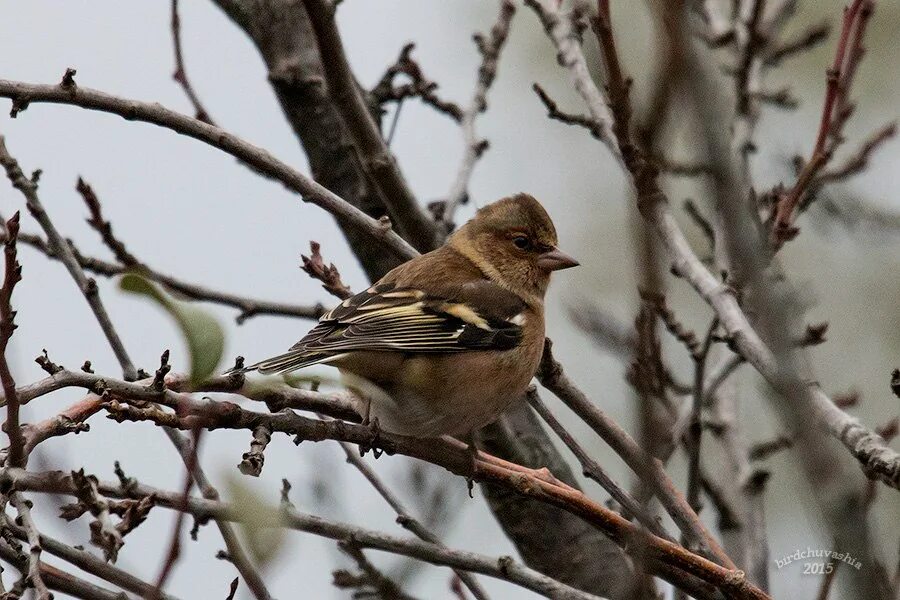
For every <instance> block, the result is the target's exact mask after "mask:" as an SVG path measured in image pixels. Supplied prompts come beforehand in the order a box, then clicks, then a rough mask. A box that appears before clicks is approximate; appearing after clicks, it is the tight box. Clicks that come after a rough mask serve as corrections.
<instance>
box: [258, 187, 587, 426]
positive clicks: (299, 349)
mask: <svg viewBox="0 0 900 600" xmlns="http://www.w3.org/2000/svg"><path fill="white" fill-rule="evenodd" d="M556 244H557V239H556V229H555V228H554V227H553V222H552V221H551V220H550V217H549V216H548V215H547V212H546V211H545V210H544V208H543V207H542V206H541V205H540V203H538V201H537V200H535V199H534V198H533V197H531V196H529V195H527V194H517V195H515V196H511V197H508V198H504V199H502V200H498V201H497V202H494V203H493V204H490V205H488V206H485V207H484V208H482V209H480V210H479V211H478V213H477V214H476V215H475V217H474V218H473V219H472V220H471V221H469V222H468V223H466V224H465V225H463V226H462V227H461V228H460V229H459V230H457V231H456V232H455V233H454V234H453V235H451V236H450V237H449V238H448V240H447V243H446V244H445V245H444V246H442V247H441V248H438V249H437V250H434V251H432V252H429V253H427V254H423V255H422V256H419V257H417V258H414V259H412V260H410V261H409V262H407V263H405V264H402V265H400V266H399V267H397V268H395V269H393V270H392V271H390V272H389V273H388V274H387V275H385V276H384V277H383V278H382V279H381V280H380V281H378V282H377V283H376V284H375V285H373V286H372V287H370V288H369V289H367V290H366V291H364V292H362V293H359V294H356V295H355V296H352V297H350V298H348V299H346V300H344V301H343V302H342V303H341V304H339V305H338V306H336V307H335V308H334V309H332V310H331V311H329V312H328V313H326V314H325V315H323V316H322V318H321V319H320V321H319V324H318V325H316V327H314V328H313V329H312V330H311V331H310V332H309V333H308V334H306V336H305V337H304V338H303V339H301V340H300V341H299V342H297V343H296V344H294V346H293V347H292V348H291V349H290V351H288V352H286V353H284V354H281V355H279V356H275V357H273V358H270V359H267V360H264V361H261V362H258V363H256V364H254V365H251V366H249V367H246V368H245V369H244V370H245V371H252V370H258V371H259V372H260V373H263V374H269V373H284V372H287V371H293V370H296V369H299V368H301V367H306V366H309V365H314V364H320V363H325V364H329V365H332V366H335V367H337V368H338V369H340V371H341V373H342V375H343V378H344V380H345V382H346V383H347V384H348V386H349V387H351V388H353V389H355V390H356V391H358V392H359V395H360V397H361V400H360V403H361V405H360V406H359V407H358V408H359V410H360V413H361V414H363V415H365V416H366V417H368V418H372V419H374V418H377V419H378V427H379V428H380V429H381V430H383V431H388V432H391V433H397V434H401V435H409V436H415V437H421V438H430V437H438V436H440V435H443V434H447V435H453V436H467V435H469V434H471V433H472V432H473V431H475V430H477V429H478V428H480V427H482V426H484V425H487V424H488V423H490V422H492V421H494V420H496V419H497V418H498V417H499V416H500V414H501V413H503V411H505V410H506V409H507V408H508V407H509V406H510V404H511V403H513V402H514V401H516V400H518V399H519V398H521V397H522V394H523V393H524V392H525V390H526V388H527V387H528V384H529V382H530V381H531V378H532V377H533V376H534V373H535V370H536V369H537V366H538V362H539V361H540V358H541V352H542V350H543V346H544V294H545V292H546V291H547V286H548V284H549V282H550V274H551V272H552V271H557V270H559V269H567V268H569V267H574V266H577V265H578V262H577V261H576V260H575V259H573V258H571V257H570V256H568V255H566V254H564V253H563V252H561V251H560V250H559V249H558V248H557V247H556Z"/></svg>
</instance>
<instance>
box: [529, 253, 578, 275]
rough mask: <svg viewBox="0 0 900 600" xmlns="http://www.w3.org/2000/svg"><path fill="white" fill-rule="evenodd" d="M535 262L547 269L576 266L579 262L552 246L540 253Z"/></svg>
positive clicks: (557, 269) (554, 269) (556, 269)
mask: <svg viewBox="0 0 900 600" xmlns="http://www.w3.org/2000/svg"><path fill="white" fill-rule="evenodd" d="M537 264H538V266H539V267H540V268H542V269H546V270H548V271H559V270H560V269H568V268H569V267H577V266H578V265H579V262H578V261H577V260H575V259H574V258H572V257H571V256H569V255H568V254H566V253H565V252H563V251H562V250H560V249H559V248H554V249H553V250H548V251H547V252H544V253H543V254H541V255H540V256H539V257H538V259H537Z"/></svg>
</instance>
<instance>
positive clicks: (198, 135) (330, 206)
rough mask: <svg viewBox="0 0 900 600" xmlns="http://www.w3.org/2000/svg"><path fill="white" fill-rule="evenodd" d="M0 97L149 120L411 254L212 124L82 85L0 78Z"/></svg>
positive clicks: (373, 223) (377, 226)
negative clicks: (230, 158) (224, 155)
mask: <svg viewBox="0 0 900 600" xmlns="http://www.w3.org/2000/svg"><path fill="white" fill-rule="evenodd" d="M0 97H5V98H11V99H13V101H14V102H18V103H19V105H21V104H22V102H23V101H24V100H23V99H27V103H28V104H34V103H54V104H69V105H72V106H79V107H81V108H86V109H88V110H97V111H101V112H108V113H112V114H117V115H119V116H121V117H124V118H126V119H128V120H132V121H143V122H145V123H152V124H154V125H158V126H160V127H164V128H166V129H171V130H172V131H175V132H176V133H180V134H182V135H186V136H188V137H192V138H194V139H196V140H200V141H201V142H204V143H206V144H209V145H210V146H213V147H214V148H218V149H220V150H222V151H224V152H226V153H228V154H231V155H232V156H234V157H235V158H237V159H239V160H241V161H242V162H245V163H247V164H248V165H250V166H251V167H253V168H254V169H256V171H257V172H259V173H260V174H261V175H264V176H266V177H270V178H273V179H275V180H277V181H280V182H281V183H282V184H284V185H285V187H287V188H288V189H290V190H292V191H294V192H296V193H298V194H300V195H301V196H302V199H303V200H304V201H306V202H311V203H312V204H315V205H316V206H318V207H320V208H322V209H324V210H326V211H328V212H329V213H331V214H332V215H334V216H335V217H336V218H337V219H338V220H339V221H341V222H342V223H343V224H345V225H346V226H349V227H353V228H355V229H357V230H359V231H363V232H365V233H366V234H367V235H370V236H372V237H373V238H374V239H376V240H378V241H379V242H381V243H382V244H384V245H385V246H386V247H387V248H388V249H390V250H392V251H393V253H394V254H395V255H396V256H397V257H400V258H412V257H413V256H415V255H416V252H415V251H414V250H413V248H412V247H411V246H410V245H409V244H407V243H406V242H405V241H403V240H402V239H401V238H400V236H398V235H397V234H396V233H394V232H393V231H391V229H390V227H385V225H383V224H382V223H380V222H379V221H377V220H375V219H373V218H371V217H369V216H367V215H366V214H365V213H363V212H362V211H360V210H359V209H358V208H356V207H354V206H352V205H351V204H349V203H348V202H346V201H345V200H343V199H341V198H339V197H338V196H336V195H335V194H334V193H332V192H331V191H329V190H328V189H326V188H324V187H322V186H321V185H319V184H318V183H316V182H315V181H313V180H312V179H310V178H308V177H307V176H305V175H303V174H302V173H300V172H298V171H296V170H294V169H293V168H292V167H290V166H289V165H288V164H286V163H284V162H282V161H280V160H278V159H277V158H275V157H274V156H272V155H271V154H269V153H268V152H266V151H265V150H263V149H262V148H259V147H257V146H254V145H253V144H250V143H248V142H246V141H244V140H242V139H241V138H239V137H237V136H236V135H233V134H231V133H228V132H226V131H224V130H222V129H219V128H218V127H214V126H213V125H209V124H207V123H204V122H202V121H198V120H197V119H194V118H192V117H188V116H186V115H183V114H180V113H177V112H175V111H172V110H169V109H166V108H164V107H162V106H160V105H159V104H155V103H144V102H138V101H136V100H128V99H124V98H119V97H116V96H112V95H110V94H106V93H104V92H100V91H97V90H92V89H90V88H85V87H82V86H78V88H77V89H76V90H74V91H69V90H65V89H63V88H61V87H60V86H58V85H36V84H27V83H22V82H17V81H8V80H2V79H0ZM20 110H21V106H20Z"/></svg>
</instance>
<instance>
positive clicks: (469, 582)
mask: <svg viewBox="0 0 900 600" xmlns="http://www.w3.org/2000/svg"><path fill="white" fill-rule="evenodd" d="M338 443H339V444H340V446H341V449H342V450H343V451H344V454H346V455H347V462H348V463H350V464H351V465H353V466H354V467H356V470H358V471H359V472H360V473H361V474H362V476H363V477H365V478H366V480H367V481H368V482H369V483H370V484H372V487H373V488H375V491H377V492H378V494H379V495H380V496H381V497H382V498H384V501H385V502H387V503H388V504H389V505H390V507H391V508H392V509H394V512H396V513H397V523H399V524H400V525H401V526H402V527H403V528H404V529H407V530H408V531H409V532H411V533H412V534H413V535H415V536H416V537H418V538H419V539H421V540H425V541H426V542H431V543H432V544H437V545H439V546H443V544H442V543H441V541H440V538H438V537H437V535H435V534H434V533H433V532H432V531H431V530H429V529H428V528H427V527H425V526H424V525H423V524H422V522H421V521H419V520H418V519H416V518H415V517H413V516H412V515H411V514H410V513H409V511H408V510H407V509H406V507H405V506H404V505H403V502H401V501H400V498H398V497H397V496H396V494H394V492H392V491H391V489H390V488H389V487H388V486H387V485H386V484H385V483H384V482H383V481H382V480H381V479H380V478H379V477H378V474H377V473H375V471H374V470H373V469H372V467H370V466H369V465H368V463H366V461H364V460H363V459H362V457H360V455H359V452H358V451H357V450H356V449H354V448H353V447H352V446H351V445H350V444H348V443H347V442H338ZM454 573H456V575H457V577H459V579H460V581H462V582H463V583H464V584H465V586H466V587H467V588H469V591H471V592H472V595H473V596H475V598H476V599H477V600H487V599H488V595H487V592H486V591H484V588H482V587H481V584H479V583H478V580H477V579H475V577H474V576H473V575H472V574H471V573H469V572H468V571H463V570H458V569H454Z"/></svg>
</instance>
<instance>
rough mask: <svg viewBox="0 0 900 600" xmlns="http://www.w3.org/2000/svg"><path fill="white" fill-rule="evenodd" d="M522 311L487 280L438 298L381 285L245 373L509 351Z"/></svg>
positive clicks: (518, 301) (325, 317)
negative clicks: (371, 355) (398, 355)
mask: <svg viewBox="0 0 900 600" xmlns="http://www.w3.org/2000/svg"><path fill="white" fill-rule="evenodd" d="M524 308H525V305H524V302H523V301H522V300H521V299H519V298H518V297H517V296H515V295H514V294H512V293H510V292H508V291H506V290H505V289H503V288H501V287H499V286H497V285H496V284H493V283H491V282H489V281H487V280H482V281H479V282H475V283H473V284H470V285H466V286H463V287H461V288H458V289H455V290H449V291H448V293H444V294H440V295H438V294H426V293H424V292H422V291H421V290H417V289H413V288H398V287H395V286H394V285H392V284H389V283H382V284H378V285H375V286H373V287H371V288H369V289H368V290H366V291H364V292H361V293H359V294H356V295H355V296H352V297H350V298H348V299H347V300H345V301H344V302H342V303H341V304H339V305H338V306H336V307H335V308H333V309H332V310H330V311H329V312H327V313H325V314H324V315H323V316H322V318H321V319H320V322H319V324H318V325H316V327H314V328H313V329H312V330H311V331H310V332H309V333H308V334H307V335H306V336H304V337H303V339H301V340H300V341H299V342H297V343H296V344H294V346H292V347H291V349H290V351H289V352H287V353H285V354H282V355H279V356H276V357H273V358H271V359H268V360H264V361H262V362H260V363H257V364H255V365H252V366H250V367H247V370H253V369H258V370H259V371H260V372H262V373H281V372H286V371H292V370H295V369H298V368H301V367H304V366H308V365H311V364H316V363H320V362H327V361H328V360H329V359H333V358H334V357H336V356H338V355H342V354H344V353H347V352H353V351H361V350H365V351H395V352H409V353H448V352H465V351H471V350H486V349H496V350H509V349H512V348H515V347H516V346H517V345H518V344H519V343H520V341H521V338H522V329H521V327H520V326H519V324H517V323H516V322H514V320H515V318H516V315H518V314H519V313H521V312H522V310H524Z"/></svg>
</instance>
